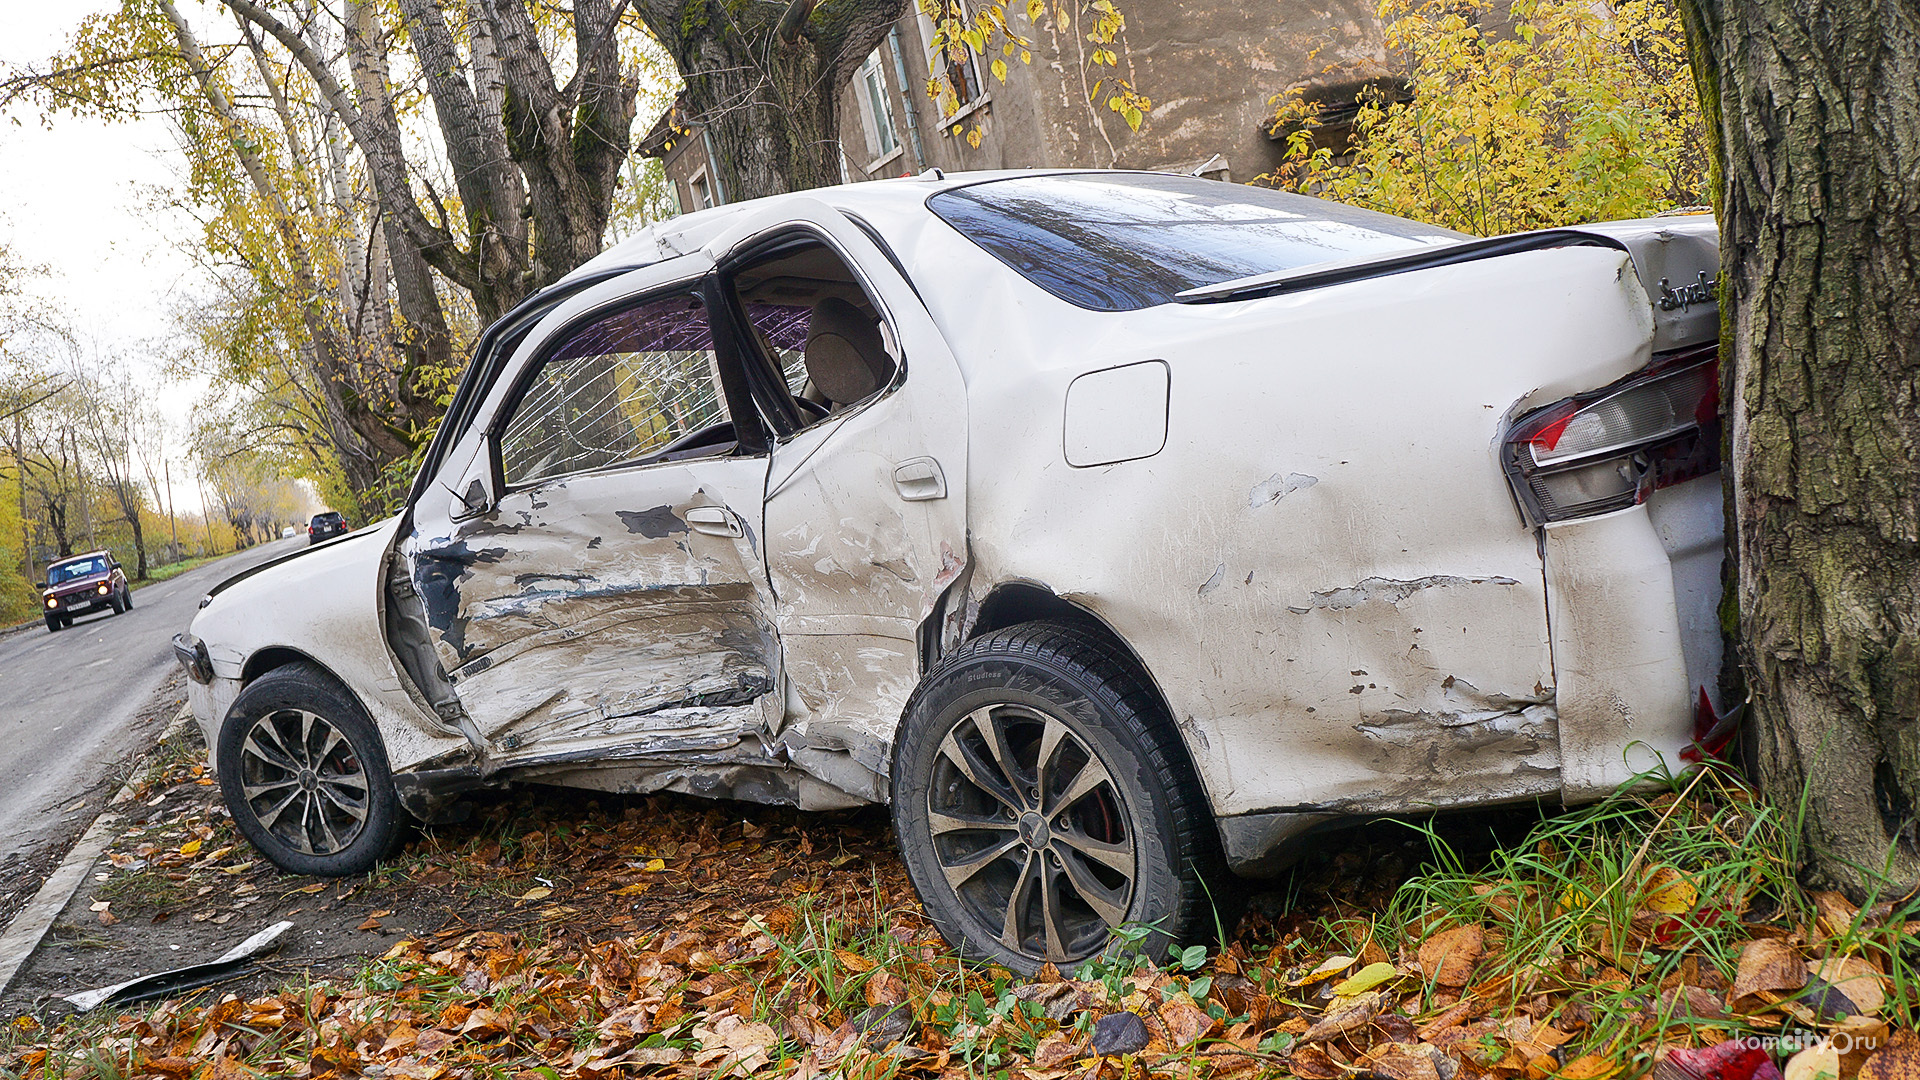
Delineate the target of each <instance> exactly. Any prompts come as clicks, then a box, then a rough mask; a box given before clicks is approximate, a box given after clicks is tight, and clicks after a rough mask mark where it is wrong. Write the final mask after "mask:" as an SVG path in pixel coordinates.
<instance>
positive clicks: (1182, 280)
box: [927, 173, 1470, 311]
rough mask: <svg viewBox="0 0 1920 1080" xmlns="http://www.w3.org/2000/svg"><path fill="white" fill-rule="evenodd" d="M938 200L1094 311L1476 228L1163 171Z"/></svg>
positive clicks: (1077, 176) (1442, 239)
mask: <svg viewBox="0 0 1920 1080" xmlns="http://www.w3.org/2000/svg"><path fill="white" fill-rule="evenodd" d="M927 206H928V207H929V208H930V209H932V210H933V212H934V213H936V214H938V215H940V217H941V218H942V219H943V220H945V221H946V223H947V224H949V225H952V226H953V227H954V228H956V229H958V230H960V232H961V233H962V234H964V235H965V236H966V237H967V239H969V240H972V241H973V242H974V243H976V244H979V245H980V246H981V247H982V248H985V249H986V250H987V252H988V253H989V254H991V255H993V257H994V258H996V259H999V260H1000V261H1001V262H1003V263H1006V264H1007V265H1008V266H1010V267H1012V268H1013V269H1014V270H1017V271H1019V273H1020V275H1021V276H1022V277H1024V278H1026V279H1027V280H1028V281H1031V282H1033V283H1034V284H1035V285H1038V286H1040V287H1041V288H1043V289H1045V290H1047V291H1048V292H1050V293H1052V294H1053V295H1055V296H1057V297H1059V298H1060V299H1062V300H1065V301H1067V302H1068V303H1071V304H1077V305H1079V306H1080V307H1083V308H1090V309H1092V310H1094V311H1135V310H1138V309H1140V308H1145V307H1153V306H1154V305H1156V304H1165V303H1169V302H1171V301H1172V300H1173V298H1174V295H1175V294H1176V293H1180V292H1184V291H1185V290H1187V289H1195V288H1200V287H1202V286H1205V285H1217V284H1219V283H1220V282H1223V281H1231V280H1233V279H1235V278H1243V277H1251V276H1253V275H1255V274H1270V273H1273V272H1275V271H1279V270H1294V269H1298V268H1300V267H1303V266H1310V265H1312V264H1314V263H1323V262H1330V261H1334V260H1338V259H1349V258H1353V257H1355V256H1361V255H1376V254H1381V255H1383V254H1386V253H1388V252H1394V251H1406V250H1409V249H1413V248H1419V247H1423V246H1426V245H1429V244H1450V243H1457V242H1459V241H1461V240H1466V239H1470V237H1467V236H1465V235H1464V234H1461V233H1456V232H1450V231H1448V230H1446V229H1441V228H1436V227H1434V226H1431V225H1422V224H1420V223H1419V222H1417V221H1408V220H1406V219H1405V218H1397V217H1392V216H1390V215H1387V214H1379V213H1375V212H1373V211H1371V210H1362V209H1359V208H1357V207H1352V206H1342V205H1341V204H1339V203H1332V202H1325V201H1323V200H1320V199H1312V198H1308V197H1307V196H1305V195H1294V194H1291V193H1289V192H1284V191H1274V190H1272V189H1270V188H1256V187H1249V186H1247V185H1245V184H1228V183H1222V182H1221V181H1218V180H1203V179H1200V178H1199V177H1194V176H1174V175H1168V174H1163V173H1066V174H1060V175H1054V176H1026V177H1017V178H1013V179H1007V180H990V181H988V182H986V183H981V184H971V185H968V186H966V187H961V188H955V189H953V190H951V191H943V192H941V193H940V194H938V195H935V196H933V197H932V198H931V199H929V200H927Z"/></svg>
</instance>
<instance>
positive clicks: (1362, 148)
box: [1265, 0, 1708, 236]
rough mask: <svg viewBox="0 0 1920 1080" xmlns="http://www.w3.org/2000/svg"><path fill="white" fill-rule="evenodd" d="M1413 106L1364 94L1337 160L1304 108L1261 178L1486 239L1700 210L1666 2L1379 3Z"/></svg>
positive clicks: (1698, 151) (1682, 44)
mask: <svg viewBox="0 0 1920 1080" xmlns="http://www.w3.org/2000/svg"><path fill="white" fill-rule="evenodd" d="M1380 15H1381V19H1382V21H1383V22H1384V23H1385V24H1386V43H1387V47H1388V49H1389V50H1390V51H1391V52H1392V53H1393V54H1395V55H1398V56H1400V57H1403V58H1404V59H1405V60H1406V61H1407V62H1408V63H1409V64H1410V65H1411V71H1410V75H1409V83H1410V89H1411V91H1412V100H1411V101H1393V100H1389V99H1388V97H1387V95H1384V94H1381V93H1378V92H1371V91H1370V92H1368V93H1366V94H1363V96H1362V100H1361V107H1360V111H1359V113H1358V115H1357V116H1356V117H1355V119H1354V124H1353V137H1352V146H1351V148H1350V149H1349V150H1347V151H1346V152H1336V150H1335V149H1334V148H1331V147H1327V146H1318V147H1316V145H1315V138H1314V130H1313V117H1314V114H1315V106H1313V105H1312V104H1310V103H1308V102H1307V101H1305V100H1304V98H1303V96H1302V93H1301V92H1300V91H1297V90H1296V91H1292V92H1289V93H1288V94H1284V95H1281V97H1279V98H1277V99H1276V105H1277V116H1276V122H1277V123H1278V124H1279V125H1280V126H1281V128H1282V129H1284V128H1286V127H1287V126H1288V125H1293V127H1292V133H1291V135H1290V136H1289V138H1288V140H1287V148H1288V157H1287V161H1286V163H1285V164H1284V165H1283V166H1282V167H1281V168H1280V169H1279V170H1277V171H1276V172H1275V173H1273V174H1270V175H1269V176H1268V177H1267V178H1265V179H1266V180H1267V182H1269V183H1272V184H1274V185H1275V186H1280V187H1285V188H1287V189H1289V190H1294V191H1302V192H1305V193H1308V194H1313V195H1318V196H1320V197H1322V198H1331V199H1337V200H1339V201H1341V202H1347V203H1353V204H1356V205H1361V206H1366V207H1369V208H1372V209H1376V210H1382V211H1385V212H1387V213H1392V214H1399V215H1401V216H1404V217H1411V218H1417V219H1419V220H1422V221H1428V222H1432V223H1434V224H1438V225H1445V226H1448V227H1451V228H1455V229H1459V230H1461V231H1463V232H1470V233H1475V234H1478V235H1482V236H1488V235H1496V234H1499V233H1506V232H1514V231H1519V230H1524V229H1539V228H1550V227H1554V226H1560V225H1570V224H1575V223H1578V222H1584V221H1602V220H1607V219H1612V218H1623V217H1639V216H1643V215H1647V214H1652V213H1656V212H1658V211H1661V210H1668V209H1673V208H1675V207H1679V206H1689V205H1697V204H1701V203H1705V202H1706V201H1707V195H1708V188H1707V155H1708V151H1707V138H1706V130H1705V125H1704V123H1703V121H1702V119H1701V114H1700V104H1699V98H1698V96H1697V94H1696V92H1695V89H1694V83H1693V77H1692V74H1691V71H1690V69H1689V68H1688V64H1687V46H1686V38H1685V33H1684V30H1683V28H1682V25H1681V22H1680V17H1679V13H1678V11H1677V10H1676V9H1675V7H1674V6H1673V4H1672V3H1671V0H1625V2H1619V3H1609V2H1606V0H1514V3H1513V4H1512V6H1511V8H1510V9H1509V13H1508V18H1507V19H1501V18H1499V17H1498V13H1497V10H1496V8H1495V7H1494V5H1493V4H1492V3H1491V2H1490V0H1382V3H1381V6H1380Z"/></svg>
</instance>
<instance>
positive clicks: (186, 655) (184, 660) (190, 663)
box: [173, 634, 213, 686]
mask: <svg viewBox="0 0 1920 1080" xmlns="http://www.w3.org/2000/svg"><path fill="white" fill-rule="evenodd" d="M173 656H174V659H176V660H178V661H179V662H180V666H181V667H183V668H185V669H186V672H187V678H189V679H192V680H193V681H194V682H197V683H199V684H200V685H202V686H205V685H206V684H208V683H210V682H212V681H213V661H212V660H209V659H208V658H207V643H206V642H204V641H201V640H200V639H199V638H197V637H194V636H193V635H192V634H175V635H173Z"/></svg>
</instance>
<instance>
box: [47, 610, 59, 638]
mask: <svg viewBox="0 0 1920 1080" xmlns="http://www.w3.org/2000/svg"><path fill="white" fill-rule="evenodd" d="M59 632H60V616H58V615H49V616H47V633H49V634H57V633H59Z"/></svg>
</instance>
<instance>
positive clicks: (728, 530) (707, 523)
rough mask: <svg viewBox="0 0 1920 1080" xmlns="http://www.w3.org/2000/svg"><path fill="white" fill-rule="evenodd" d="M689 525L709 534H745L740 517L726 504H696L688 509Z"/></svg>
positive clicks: (695, 529)
mask: <svg viewBox="0 0 1920 1080" xmlns="http://www.w3.org/2000/svg"><path fill="white" fill-rule="evenodd" d="M687 527H688V528H691V529H692V530H693V531H694V532H703V533H706V534H707V535H708V536H734V537H738V536H745V535H746V534H747V533H746V530H745V529H742V528H741V527H740V519H739V518H738V517H735V516H734V513H733V511H731V510H729V509H727V508H726V507H724V506H696V507H694V508H693V509H691V510H688V511H687Z"/></svg>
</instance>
